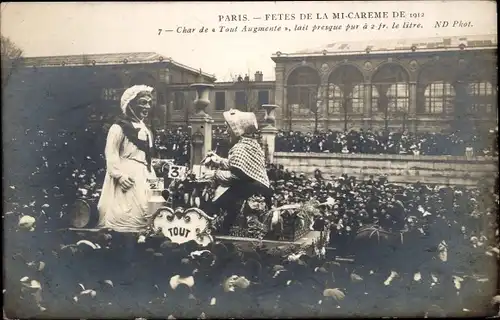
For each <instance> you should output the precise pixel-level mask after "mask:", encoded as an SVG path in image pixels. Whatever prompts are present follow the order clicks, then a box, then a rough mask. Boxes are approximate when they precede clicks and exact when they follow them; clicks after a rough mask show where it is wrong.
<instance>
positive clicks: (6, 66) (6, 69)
mask: <svg viewBox="0 0 500 320" xmlns="http://www.w3.org/2000/svg"><path fill="white" fill-rule="evenodd" d="M1 41H2V44H1V46H2V48H1V49H2V89H5V87H6V86H7V84H8V83H9V79H10V77H11V76H12V75H13V74H14V72H15V71H16V70H17V69H18V68H19V67H20V66H21V64H22V58H23V50H22V49H21V48H19V47H18V46H17V45H16V44H15V43H14V42H13V41H11V40H10V39H9V38H7V37H4V36H1Z"/></svg>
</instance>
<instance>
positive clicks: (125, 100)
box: [120, 84, 153, 114]
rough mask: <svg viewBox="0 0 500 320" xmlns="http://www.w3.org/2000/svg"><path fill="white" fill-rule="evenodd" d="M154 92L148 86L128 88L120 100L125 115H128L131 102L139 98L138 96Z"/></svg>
mask: <svg viewBox="0 0 500 320" xmlns="http://www.w3.org/2000/svg"><path fill="white" fill-rule="evenodd" d="M152 91H153V88H152V87H150V86H146V85H144V84H141V85H135V86H132V87H130V88H128V89H127V90H125V92H124V93H123V94H122V98H121V100H120V108H121V109H122V112H123V114H125V113H126V111H127V106H128V104H129V103H130V101H132V100H134V98H135V97H137V95H138V94H139V93H140V92H147V93H151V92H152Z"/></svg>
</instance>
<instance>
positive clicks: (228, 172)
mask: <svg viewBox="0 0 500 320" xmlns="http://www.w3.org/2000/svg"><path fill="white" fill-rule="evenodd" d="M223 116H224V119H225V120H226V124H227V126H228V131H229V133H230V142H231V145H232V147H231V149H230V150H229V154H228V158H227V159H225V158H222V157H220V156H218V155H216V154H215V153H214V152H209V153H208V154H207V157H206V160H205V161H204V164H205V165H211V166H213V167H215V168H216V170H215V172H214V173H213V175H212V176H208V178H211V179H213V181H214V182H215V184H216V185H218V186H223V187H226V188H228V189H227V191H226V192H224V193H223V194H222V195H221V196H219V197H218V198H215V199H214V202H213V204H214V206H215V207H216V208H220V209H222V210H223V211H225V212H226V213H227V215H226V217H225V218H224V222H223V225H222V230H220V231H221V232H223V233H227V232H229V230H230V228H231V227H232V226H233V224H234V222H235V221H236V218H237V217H238V215H239V213H240V212H241V208H242V204H243V202H244V201H245V200H247V199H248V198H250V197H251V196H253V195H262V196H264V198H265V199H266V205H267V206H268V207H270V206H271V197H272V192H271V189H270V183H269V178H268V176H267V171H266V159H265V155H264V150H263V149H262V147H261V145H260V144H259V141H258V139H257V138H256V137H255V136H256V134H257V130H258V126H257V118H256V117H255V114H254V113H253V112H242V111H239V110H235V109H231V110H229V111H226V112H224V113H223ZM206 178H207V176H206ZM253 222H254V223H255V220H253ZM257 224H258V223H257Z"/></svg>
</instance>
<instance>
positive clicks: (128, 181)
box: [118, 176, 135, 192]
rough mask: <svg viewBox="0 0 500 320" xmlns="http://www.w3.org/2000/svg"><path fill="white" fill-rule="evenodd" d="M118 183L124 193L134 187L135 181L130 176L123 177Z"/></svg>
mask: <svg viewBox="0 0 500 320" xmlns="http://www.w3.org/2000/svg"><path fill="white" fill-rule="evenodd" d="M118 183H119V184H120V187H121V188H122V190H123V192H126V191H127V190H129V189H130V188H132V186H133V185H134V183H135V181H134V179H132V178H131V177H129V176H122V177H121V178H120V179H119V180H118Z"/></svg>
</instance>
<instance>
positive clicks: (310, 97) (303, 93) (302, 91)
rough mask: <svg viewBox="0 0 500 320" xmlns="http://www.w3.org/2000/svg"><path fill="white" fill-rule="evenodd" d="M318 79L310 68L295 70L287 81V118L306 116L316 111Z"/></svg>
mask: <svg viewBox="0 0 500 320" xmlns="http://www.w3.org/2000/svg"><path fill="white" fill-rule="evenodd" d="M319 86H320V78H319V75H318V72H317V71H316V70H314V69H312V68H310V67H307V66H305V67H299V68H297V69H295V70H294V71H293V72H292V73H291V74H290V75H289V76H288V79H287V104H288V110H289V116H290V119H291V116H292V115H307V114H310V113H311V111H313V110H315V109H316V106H317V102H318V91H319Z"/></svg>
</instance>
